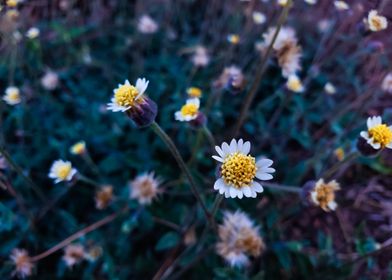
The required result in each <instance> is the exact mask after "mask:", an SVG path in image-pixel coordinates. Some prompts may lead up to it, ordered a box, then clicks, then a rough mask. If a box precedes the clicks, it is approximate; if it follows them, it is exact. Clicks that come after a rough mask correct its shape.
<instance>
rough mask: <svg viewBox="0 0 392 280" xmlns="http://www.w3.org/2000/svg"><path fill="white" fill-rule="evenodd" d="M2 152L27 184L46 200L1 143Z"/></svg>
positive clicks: (0, 149) (0, 152)
mask: <svg viewBox="0 0 392 280" xmlns="http://www.w3.org/2000/svg"><path fill="white" fill-rule="evenodd" d="M0 154H1V155H2V156H3V157H4V158H5V160H6V161H7V163H8V164H9V165H10V166H11V167H12V168H13V169H14V170H15V172H16V173H18V175H19V176H20V177H22V178H23V180H24V181H25V182H26V183H27V185H28V186H29V187H30V188H31V189H32V190H33V191H34V192H35V193H36V194H37V195H38V197H39V198H40V199H41V200H42V201H45V200H46V198H45V196H44V194H43V193H42V191H41V190H40V188H39V187H38V186H37V185H36V184H35V183H34V182H33V180H31V179H30V178H29V177H28V176H26V175H25V174H24V172H23V170H22V168H20V167H19V165H17V164H16V163H15V162H14V160H13V159H12V158H11V156H10V155H9V154H8V152H7V151H6V150H5V148H4V147H2V146H1V145H0Z"/></svg>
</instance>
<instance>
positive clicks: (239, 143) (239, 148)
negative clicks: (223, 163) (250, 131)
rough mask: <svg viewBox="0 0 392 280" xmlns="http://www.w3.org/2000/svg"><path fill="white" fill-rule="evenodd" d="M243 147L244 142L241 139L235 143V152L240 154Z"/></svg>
mask: <svg viewBox="0 0 392 280" xmlns="http://www.w3.org/2000/svg"><path fill="white" fill-rule="evenodd" d="M243 145H244V140H242V138H241V139H240V140H238V142H237V152H240V153H242V146H243Z"/></svg>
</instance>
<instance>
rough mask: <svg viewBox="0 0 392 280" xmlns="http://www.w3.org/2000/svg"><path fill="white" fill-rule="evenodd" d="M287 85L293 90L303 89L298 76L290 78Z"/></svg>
mask: <svg viewBox="0 0 392 280" xmlns="http://www.w3.org/2000/svg"><path fill="white" fill-rule="evenodd" d="M287 87H288V88H289V89H290V90H292V91H300V90H301V89H302V83H301V81H300V80H299V79H297V78H292V79H289V81H288V82H287Z"/></svg>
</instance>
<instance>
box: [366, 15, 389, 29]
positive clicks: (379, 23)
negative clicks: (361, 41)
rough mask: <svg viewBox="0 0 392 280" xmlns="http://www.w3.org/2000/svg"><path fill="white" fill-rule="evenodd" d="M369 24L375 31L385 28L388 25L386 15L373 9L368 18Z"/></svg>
mask: <svg viewBox="0 0 392 280" xmlns="http://www.w3.org/2000/svg"><path fill="white" fill-rule="evenodd" d="M367 25H368V26H369V29H370V30H371V31H373V32H376V31H381V30H384V29H386V28H387V27H388V21H387V19H386V17H384V16H380V15H379V14H378V12H377V10H371V11H370V12H369V15H368V18H367Z"/></svg>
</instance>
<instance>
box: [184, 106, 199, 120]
mask: <svg viewBox="0 0 392 280" xmlns="http://www.w3.org/2000/svg"><path fill="white" fill-rule="evenodd" d="M198 112H199V109H198V108H197V106H196V105H195V104H185V105H184V106H182V107H181V115H183V116H191V117H194V116H196V115H197V113H198Z"/></svg>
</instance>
